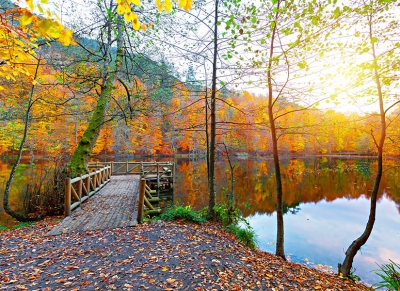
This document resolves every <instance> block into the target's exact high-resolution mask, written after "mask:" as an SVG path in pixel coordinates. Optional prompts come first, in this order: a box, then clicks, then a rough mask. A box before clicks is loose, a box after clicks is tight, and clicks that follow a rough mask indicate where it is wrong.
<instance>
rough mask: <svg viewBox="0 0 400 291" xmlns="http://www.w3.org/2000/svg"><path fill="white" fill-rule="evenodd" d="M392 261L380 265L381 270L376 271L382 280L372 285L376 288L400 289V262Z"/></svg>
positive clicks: (395, 290) (396, 290)
mask: <svg viewBox="0 0 400 291" xmlns="http://www.w3.org/2000/svg"><path fill="white" fill-rule="evenodd" d="M389 261H390V263H387V264H383V265H378V266H379V270H376V271H375V274H377V275H378V276H379V277H381V278H382V281H381V282H379V283H376V284H374V285H372V287H373V288H374V289H379V288H386V289H387V290H394V291H398V290H400V264H396V263H395V262H393V261H392V260H389Z"/></svg>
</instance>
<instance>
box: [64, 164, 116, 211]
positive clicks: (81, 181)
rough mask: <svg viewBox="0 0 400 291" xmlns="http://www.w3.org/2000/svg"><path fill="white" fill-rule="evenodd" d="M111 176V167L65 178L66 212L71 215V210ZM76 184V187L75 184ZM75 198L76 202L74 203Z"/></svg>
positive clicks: (104, 183)
mask: <svg viewBox="0 0 400 291" xmlns="http://www.w3.org/2000/svg"><path fill="white" fill-rule="evenodd" d="M110 178H111V167H110V166H103V168H101V169H99V170H96V171H94V172H91V173H89V174H85V175H79V177H76V178H73V179H71V178H67V179H66V180H65V192H64V194H65V197H64V214H65V216H70V215H71V211H72V210H74V209H75V208H77V207H78V206H79V205H81V204H82V203H83V202H85V201H86V200H87V199H89V198H90V197H91V196H93V195H94V194H95V193H96V192H97V191H99V190H100V189H101V188H103V187H104V185H106V184H107V183H108V182H109V181H110ZM75 184H76V189H75V188H74V185H75ZM72 198H74V201H75V202H74V203H72Z"/></svg>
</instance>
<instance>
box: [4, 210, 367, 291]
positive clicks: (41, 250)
mask: <svg viewBox="0 0 400 291" xmlns="http://www.w3.org/2000/svg"><path fill="white" fill-rule="evenodd" d="M56 221H57V220H55V219H54V218H52V219H46V220H44V221H41V222H38V223H37V224H35V225H34V226H31V227H26V228H23V229H17V230H10V231H4V232H0V290H352V291H358V290H370V289H368V288H367V287H365V286H363V285H358V284H354V283H353V282H352V281H350V280H344V279H340V278H338V277H335V276H332V275H328V274H326V273H323V272H320V271H318V270H314V269H309V268H306V267H305V266H303V265H300V264H296V263H290V262H284V261H282V260H281V259H279V258H278V257H276V256H274V255H272V254H268V253H265V252H262V251H253V250H250V249H248V248H247V247H244V246H243V245H241V244H240V243H239V242H237V241H235V239H234V238H233V237H232V236H231V235H230V234H227V233H225V232H224V231H222V230H221V227H220V226H219V225H218V224H215V223H207V224H204V225H200V226H199V225H195V224H186V223H179V222H153V223H149V224H144V225H138V226H135V227H130V228H119V229H113V230H105V231H90V232H84V233H74V234H69V235H66V234H64V235H60V236H45V234H46V233H47V232H48V231H50V230H51V229H52V228H53V227H54V226H55V225H56V224H57V222H56Z"/></svg>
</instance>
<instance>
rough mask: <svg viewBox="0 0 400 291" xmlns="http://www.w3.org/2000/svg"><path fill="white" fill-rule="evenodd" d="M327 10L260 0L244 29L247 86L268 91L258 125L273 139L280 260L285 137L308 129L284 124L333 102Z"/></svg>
mask: <svg viewBox="0 0 400 291" xmlns="http://www.w3.org/2000/svg"><path fill="white" fill-rule="evenodd" d="M324 11H325V7H324V6H322V5H319V4H318V3H316V2H312V1H300V2H295V1H281V0H277V1H271V2H270V1H261V2H260V3H258V4H257V5H252V6H249V7H248V9H247V14H246V15H244V17H243V18H242V21H241V23H242V24H240V26H241V27H242V28H241V31H240V32H241V35H242V38H243V40H244V41H246V42H247V46H246V50H245V52H246V54H247V55H248V56H247V57H248V60H242V62H243V63H247V62H250V64H251V65H252V67H253V69H252V72H253V74H252V75H253V76H252V77H251V78H248V83H250V84H252V83H254V84H256V85H257V86H259V87H264V88H266V89H265V90H266V94H264V95H265V98H266V103H267V104H266V105H265V107H263V108H264V110H265V114H264V115H262V116H261V118H259V119H258V120H259V121H260V122H261V123H262V124H264V125H266V126H267V127H268V129H269V131H270V136H271V144H272V145H271V146H272V155H273V161H274V169H275V185H276V195H277V203H276V212H277V242H276V255H277V256H280V257H282V258H283V259H285V252H284V224H283V194H284V189H283V186H282V175H281V166H280V158H279V156H280V154H279V152H280V151H279V147H280V146H279V144H280V143H281V142H282V139H283V138H282V137H283V136H284V135H287V134H291V135H293V134H295V135H297V134H302V133H303V132H304V129H305V128H306V126H305V124H302V122H300V123H290V122H289V123H286V124H285V122H284V120H285V119H287V118H288V117H290V116H293V117H294V116H295V114H297V112H301V111H305V110H307V109H312V108H314V107H315V106H316V104H317V103H318V101H321V100H323V99H324V98H330V96H329V95H328V96H327V95H324V94H321V93H322V86H321V85H320V83H319V82H317V80H318V81H319V80H320V78H321V77H320V75H321V67H319V66H322V65H323V63H322V61H321V58H322V56H323V54H324V52H325V51H326V49H325V48H324V47H323V45H322V44H321V42H322V40H323V39H324V37H325V36H326V35H329V28H330V26H331V25H332V24H333V23H335V20H329V19H328V18H326V17H324V16H323V12H324ZM246 54H244V56H243V58H245V57H246ZM315 76H318V79H317V78H315ZM321 96H322V97H321ZM293 104H296V105H295V106H293ZM260 109H261V108H260Z"/></svg>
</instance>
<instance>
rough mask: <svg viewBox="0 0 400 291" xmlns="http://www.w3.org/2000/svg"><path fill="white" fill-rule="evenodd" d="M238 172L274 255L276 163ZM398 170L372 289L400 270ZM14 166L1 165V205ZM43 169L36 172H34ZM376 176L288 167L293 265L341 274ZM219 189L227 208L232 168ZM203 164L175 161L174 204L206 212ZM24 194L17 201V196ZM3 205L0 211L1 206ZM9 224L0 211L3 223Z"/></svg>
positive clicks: (244, 201)
mask: <svg viewBox="0 0 400 291" xmlns="http://www.w3.org/2000/svg"><path fill="white" fill-rule="evenodd" d="M234 164H235V170H234V172H235V195H236V199H237V205H238V207H239V208H241V209H242V212H243V214H244V216H245V217H246V218H247V219H248V220H249V222H250V224H251V225H252V226H253V228H254V229H255V231H256V232H257V235H258V240H259V247H260V248H261V249H262V250H266V251H269V252H272V253H274V252H275V236H276V216H275V203H276V198H275V194H274V193H275V176H274V170H273V165H272V161H254V160H238V161H235V162H234ZM399 165H400V163H399V162H398V161H386V163H385V169H386V171H385V173H384V176H383V180H382V182H381V189H380V190H381V191H380V194H379V200H378V209H377V218H376V222H375V226H374V230H373V232H372V235H371V237H370V238H369V240H368V242H367V244H366V245H364V247H363V248H362V250H361V253H359V254H358V255H357V256H356V258H355V263H354V267H355V268H356V274H357V275H359V276H360V277H361V278H362V279H363V280H364V281H366V282H368V283H375V282H377V281H379V277H377V276H376V275H375V274H374V273H373V272H371V271H372V270H375V269H377V265H376V263H378V264H382V263H384V262H387V261H388V260H389V259H392V260H394V261H395V262H398V263H399V262H400V167H397V166H399ZM10 167H11V166H10V165H9V164H6V163H0V199H1V201H2V195H3V187H4V180H5V179H6V178H8V174H9V170H10ZM40 168H42V167H41V166H39V165H37V166H36V169H37V170H38V169H40ZM375 170H376V160H374V159H338V158H309V159H291V160H284V161H282V174H283V189H284V193H285V194H284V204H285V215H284V221H285V251H286V254H287V255H289V257H290V260H292V261H295V262H300V263H304V264H309V265H318V264H321V265H324V266H328V268H329V266H331V267H332V269H333V270H335V271H336V270H337V263H339V262H342V261H343V258H344V252H345V250H346V249H347V247H348V246H349V244H350V243H351V242H352V241H353V240H354V239H355V238H357V237H358V236H359V235H360V234H361V232H362V231H363V230H364V227H365V224H366V221H367V218H368V214H369V197H370V190H371V189H372V185H373V177H374V174H375ZM32 171H33V169H32V167H31V166H29V165H23V167H22V168H21V171H20V172H19V173H18V175H17V177H16V183H15V185H16V187H15V188H14V195H13V197H12V199H11V204H12V205H13V207H14V208H18V207H19V205H20V204H21V202H20V201H22V200H23V190H24V183H26V180H27V179H29V175H32ZM216 172H217V176H216V183H217V188H218V193H219V197H218V199H219V200H220V201H222V199H223V197H224V193H227V192H228V191H230V180H229V179H230V172H229V166H228V163H227V162H219V163H218V164H217V171H216ZM206 173H207V166H206V163H205V162H204V161H189V160H187V159H179V160H177V169H176V181H175V186H176V187H175V201H176V202H179V203H181V204H185V205H186V204H190V205H192V206H193V207H195V208H197V209H200V208H202V207H204V206H206V205H207V203H208V197H207V195H206V193H207V180H206ZM18 192H19V193H21V192H22V194H17V193H18ZM1 204H2V203H0V205H1ZM11 221H12V220H11V219H10V218H9V217H8V216H7V215H6V214H5V213H4V212H2V209H1V208H0V223H3V224H10V223H11Z"/></svg>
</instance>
